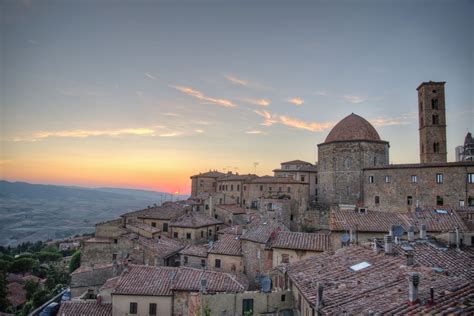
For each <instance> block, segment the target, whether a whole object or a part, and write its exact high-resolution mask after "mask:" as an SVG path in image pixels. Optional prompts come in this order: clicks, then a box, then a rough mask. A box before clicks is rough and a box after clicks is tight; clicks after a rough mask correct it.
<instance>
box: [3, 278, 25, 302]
mask: <svg viewBox="0 0 474 316" xmlns="http://www.w3.org/2000/svg"><path fill="white" fill-rule="evenodd" d="M7 293H8V294H7V300H8V301H9V302H10V304H11V305H12V306H14V307H17V306H20V305H23V304H25V303H26V291H25V289H24V288H23V285H21V284H20V283H17V282H13V283H8V285H7Z"/></svg>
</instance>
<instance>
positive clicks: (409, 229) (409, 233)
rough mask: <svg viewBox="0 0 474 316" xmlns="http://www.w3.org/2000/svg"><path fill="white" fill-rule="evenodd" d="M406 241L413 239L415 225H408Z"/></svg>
mask: <svg viewBox="0 0 474 316" xmlns="http://www.w3.org/2000/svg"><path fill="white" fill-rule="evenodd" d="M408 241H415V227H413V225H410V226H408Z"/></svg>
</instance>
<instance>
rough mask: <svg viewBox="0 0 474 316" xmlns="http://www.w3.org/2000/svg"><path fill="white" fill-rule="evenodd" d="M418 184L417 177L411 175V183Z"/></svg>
mask: <svg viewBox="0 0 474 316" xmlns="http://www.w3.org/2000/svg"><path fill="white" fill-rule="evenodd" d="M417 182H418V177H417V176H415V175H413V176H411V183H417Z"/></svg>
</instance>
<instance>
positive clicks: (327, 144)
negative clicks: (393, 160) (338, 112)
mask: <svg viewBox="0 0 474 316" xmlns="http://www.w3.org/2000/svg"><path fill="white" fill-rule="evenodd" d="M388 163H389V143H388V142H386V141H383V140H381V139H380V136H379V134H378V133H377V131H376V130H375V128H374V127H373V126H372V125H371V124H370V123H369V122H368V121H366V120H365V119H364V118H362V117H360V116H358V115H356V114H354V113H352V114H351V115H349V116H347V117H346V118H344V119H343V120H342V121H340V122H339V123H338V124H336V126H334V128H333V129H332V130H331V132H330V133H329V135H328V136H327V137H326V140H325V141H324V143H322V144H319V145H318V178H319V179H318V202H319V203H320V204H321V205H322V206H323V207H327V206H329V205H331V204H357V203H359V202H360V201H362V200H363V196H362V192H363V177H362V170H363V169H364V168H367V167H383V166H386V165H388Z"/></svg>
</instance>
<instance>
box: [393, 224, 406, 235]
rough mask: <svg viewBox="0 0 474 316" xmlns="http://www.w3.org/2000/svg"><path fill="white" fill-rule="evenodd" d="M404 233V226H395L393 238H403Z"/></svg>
mask: <svg viewBox="0 0 474 316" xmlns="http://www.w3.org/2000/svg"><path fill="white" fill-rule="evenodd" d="M404 233H405V229H404V228H403V227H402V226H400V225H396V226H393V236H395V237H402V236H403V234H404Z"/></svg>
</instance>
